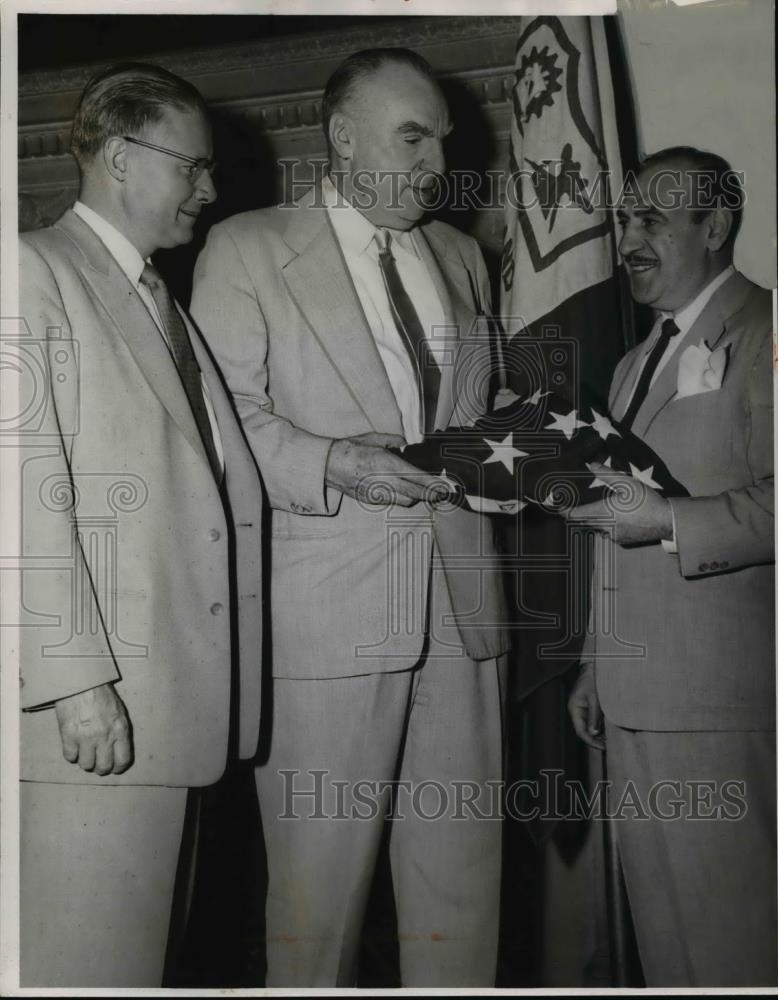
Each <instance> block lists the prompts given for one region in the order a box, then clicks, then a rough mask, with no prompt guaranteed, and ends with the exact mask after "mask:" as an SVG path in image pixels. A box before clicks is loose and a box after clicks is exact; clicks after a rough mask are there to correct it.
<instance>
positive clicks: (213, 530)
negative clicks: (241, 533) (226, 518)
mask: <svg viewBox="0 0 778 1000" xmlns="http://www.w3.org/2000/svg"><path fill="white" fill-rule="evenodd" d="M208 537H209V538H210V539H211V541H212V542H218V541H219V539H220V538H221V532H219V531H217V530H216V528H211V530H210V531H209V532H208Z"/></svg>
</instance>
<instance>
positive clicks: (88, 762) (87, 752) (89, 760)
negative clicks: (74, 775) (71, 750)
mask: <svg viewBox="0 0 778 1000" xmlns="http://www.w3.org/2000/svg"><path fill="white" fill-rule="evenodd" d="M96 761H97V747H96V745H95V742H94V740H92V739H81V740H79V743H78V766H79V767H80V768H81V770H82V771H94V769H95V763H96ZM97 773H98V774H102V773H107V772H102V771H98V772H97Z"/></svg>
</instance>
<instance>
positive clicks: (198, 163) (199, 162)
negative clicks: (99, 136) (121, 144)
mask: <svg viewBox="0 0 778 1000" xmlns="http://www.w3.org/2000/svg"><path fill="white" fill-rule="evenodd" d="M122 139H124V141H125V142H131V143H132V144H133V145H135V146H145V147H146V149H154V150H156V151H157V152H158V153H167V155H168V156H174V157H175V158H176V159H177V160H184V161H185V162H186V163H191V164H192V166H194V167H199V168H200V169H199V171H198V173H197V174H196V176H195V177H192V178H191V183H192V184H196V183H197V182H198V181H199V180H200V178H201V177H202V174H203V171H204V170H207V171H208V173H209V174H210V176H211V179H213V172H214V170H215V169H216V166H217V164H216V162H215V160H208V159H206V158H205V157H204V156H203V157H199V158H196V157H194V156H185V155H184V154H183V153H177V152H176V151H175V150H174V149H167V148H166V147H165V146H155V145H154V143H153V142H146V141H145V140H144V139H136V138H135V137H134V136H131V135H123V136H122Z"/></svg>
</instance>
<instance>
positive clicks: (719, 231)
mask: <svg viewBox="0 0 778 1000" xmlns="http://www.w3.org/2000/svg"><path fill="white" fill-rule="evenodd" d="M733 222H734V219H733V217H732V212H730V210H729V209H728V208H714V209H713V211H712V212H711V213H710V215H708V217H707V218H706V219H705V221H704V223H703V225H704V226H705V227H706V238H707V239H706V241H707V244H708V249H709V250H712V251H713V252H714V253H715V252H716V251H717V250H721V248H722V247H723V246H724V244H725V243H726V242H727V237H728V236H729V234H730V232H731V231H732V224H733Z"/></svg>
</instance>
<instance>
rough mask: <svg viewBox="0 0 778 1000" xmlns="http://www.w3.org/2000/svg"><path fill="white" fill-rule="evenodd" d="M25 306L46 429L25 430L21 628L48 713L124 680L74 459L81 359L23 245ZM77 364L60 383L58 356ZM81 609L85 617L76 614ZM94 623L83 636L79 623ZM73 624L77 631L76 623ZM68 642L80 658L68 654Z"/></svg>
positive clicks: (49, 287) (33, 699)
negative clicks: (91, 556) (84, 534)
mask: <svg viewBox="0 0 778 1000" xmlns="http://www.w3.org/2000/svg"><path fill="white" fill-rule="evenodd" d="M19 272H20V281H19V305H20V313H21V317H22V320H23V324H26V326H27V328H28V329H29V332H30V334H31V337H30V338H29V340H28V342H27V344H25V343H24V341H23V340H21V341H20V357H21V356H23V355H25V354H26V355H27V359H28V361H29V364H30V371H32V372H34V374H35V376H36V377H37V378H38V379H40V390H41V392H40V400H41V405H40V406H39V407H38V408H37V424H36V425H35V426H33V425H28V424H25V426H24V428H23V430H24V432H25V433H24V435H23V437H22V438H21V442H22V444H23V451H22V461H21V470H20V471H21V484H22V497H21V500H22V503H21V507H22V525H21V555H22V560H23V563H22V565H23V569H22V574H21V591H22V608H21V622H20V624H21V627H20V661H21V679H20V683H21V692H20V700H21V706H22V708H23V709H34V708H48V707H50V706H51V705H52V704H53V703H54V702H55V701H58V700H59V699H61V698H66V697H68V696H70V695H74V694H78V693H79V692H80V691H86V690H88V689H89V688H93V687H97V686H98V685H100V684H105V683H108V682H111V681H117V680H120V679H121V677H120V674H119V671H118V669H117V667H116V663H115V661H114V659H113V655H112V652H111V646H110V641H109V637H108V635H107V632H106V627H105V619H104V617H103V614H102V611H101V608H100V604H99V599H98V596H97V594H96V592H95V587H94V582H93V579H92V574H91V572H90V568H89V564H88V561H87V558H86V556H85V555H84V552H83V550H82V548H81V542H80V532H79V525H78V499H77V498H78V492H77V477H78V471H79V470H77V469H74V468H73V467H72V460H71V451H72V445H73V440H74V436H75V435H76V434H77V430H78V426H79V422H80V421H81V420H88V419H89V414H86V413H80V412H79V394H78V364H77V356H78V351H79V350H81V351H83V350H85V349H87V345H85V344H83V343H79V342H78V341H77V339H76V340H75V341H74V338H73V335H72V332H71V329H70V324H69V322H68V317H67V314H66V310H65V306H64V304H63V301H62V297H61V295H60V292H59V288H58V286H57V283H56V281H55V279H54V275H53V274H52V271H51V269H50V267H49V266H48V264H47V263H46V261H45V260H44V259H43V257H42V256H41V255H40V254H39V253H38V252H37V251H36V250H35V249H33V248H32V247H30V246H28V245H27V244H26V243H24V242H20V246H19ZM52 355H53V356H54V357H55V358H60V359H61V358H63V357H65V358H67V357H70V358H71V359H72V363H71V364H70V367H69V368H68V367H66V369H65V372H63V371H62V368H63V365H62V363H61V362H60V363H59V364H58V365H57V367H58V368H59V369H60V371H58V375H57V378H56V379H55V378H54V377H53V376H52V365H51V357H52ZM77 607H80V609H81V612H82V614H81V616H78V615H77V613H76V610H77ZM78 617H81V618H82V620H83V621H84V622H86V623H87V625H86V627H84V628H78V629H77V631H78V635H77V636H74V635H73V633H72V631H70V629H71V628H76V627H77V626H76V622H77V618H78ZM71 623H72V624H71ZM63 634H64V635H65V641H66V643H67V642H69V641H72V640H77V645H76V642H72V645H71V648H74V649H77V655H71V656H67V655H63V653H65V652H66V650H65V649H64V648H63V646H62V643H63Z"/></svg>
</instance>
